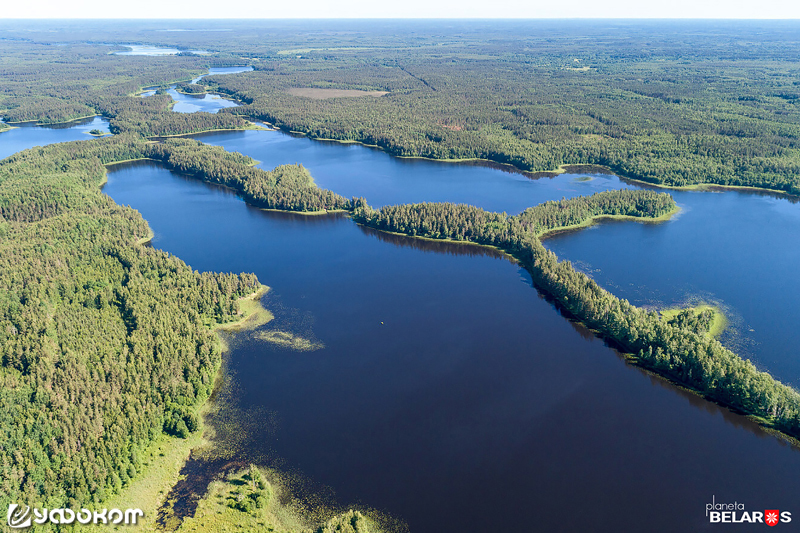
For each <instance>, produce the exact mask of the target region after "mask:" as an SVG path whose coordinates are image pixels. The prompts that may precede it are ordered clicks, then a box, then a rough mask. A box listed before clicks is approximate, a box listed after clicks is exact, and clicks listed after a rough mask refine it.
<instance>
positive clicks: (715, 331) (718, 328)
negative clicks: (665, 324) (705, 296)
mask: <svg viewBox="0 0 800 533" xmlns="http://www.w3.org/2000/svg"><path fill="white" fill-rule="evenodd" d="M687 309H690V310H692V311H694V312H695V313H698V314H699V313H702V312H704V311H707V310H711V312H712V313H713V318H712V319H711V326H710V327H709V328H708V333H706V336H708V337H714V338H716V337H719V336H720V335H721V334H722V332H723V331H725V328H727V327H728V318H727V317H726V316H725V313H723V312H722V309H720V308H719V307H717V306H715V305H708V304H700V305H695V306H691V307H670V308H668V309H663V310H661V311H659V313H660V314H661V316H662V317H663V318H664V319H665V320H670V319H672V318H674V317H676V316H677V315H678V314H679V313H680V312H682V311H685V310H687Z"/></svg>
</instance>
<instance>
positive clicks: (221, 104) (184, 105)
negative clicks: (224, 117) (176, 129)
mask: <svg viewBox="0 0 800 533" xmlns="http://www.w3.org/2000/svg"><path fill="white" fill-rule="evenodd" d="M251 70H253V67H220V68H210V69H208V74H203V75H202V76H198V77H197V78H195V79H193V80H192V83H197V82H199V81H200V80H202V79H203V78H205V77H206V76H221V75H224V74H238V73H239V72H249V71H251ZM157 90H158V87H145V88H144V91H143V92H142V93H141V94H140V95H139V96H141V97H143V98H146V97H148V96H153V95H154V94H156V91H157ZM167 93H168V94H169V95H170V96H171V97H172V99H173V100H175V105H174V106H173V107H172V110H173V111H175V112H176V113H197V112H198V111H205V112H206V113H216V112H217V111H219V110H220V109H223V108H225V107H236V106H238V105H239V104H237V103H236V102H234V101H233V100H228V99H226V98H223V97H222V96H220V95H218V94H211V93H209V94H182V93H179V92H178V91H176V90H175V85H172V86H170V88H169V90H168V91H167Z"/></svg>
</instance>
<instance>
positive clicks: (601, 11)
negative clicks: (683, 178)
mask: <svg viewBox="0 0 800 533" xmlns="http://www.w3.org/2000/svg"><path fill="white" fill-rule="evenodd" d="M3 4H4V5H3V7H2V11H1V12H0V19H9V18H155V19H164V18H215V19H216V18H250V19H252V18H268V19H270V18H733V19H750V18H755V19H800V1H799V0H790V1H787V0H756V1H754V0H667V1H664V0H661V1H658V0H656V1H652V0H482V1H476V0H401V1H397V0H395V1H389V2H386V1H380V0H378V1H375V0H302V1H294V2H286V1H280V2H278V1H275V0H272V1H269V0H238V1H237V2H234V3H233V4H232V5H235V9H226V8H224V7H222V8H221V7H220V6H226V4H225V3H223V2H220V1H219V0H166V1H165V0H133V1H125V0H122V1H120V0H26V1H16V0H4V1H3Z"/></svg>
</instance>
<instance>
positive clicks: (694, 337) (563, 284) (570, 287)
mask: <svg viewBox="0 0 800 533" xmlns="http://www.w3.org/2000/svg"><path fill="white" fill-rule="evenodd" d="M354 205H355V208H354V211H353V218H354V219H355V220H356V221H357V222H359V223H360V224H364V225H366V226H369V227H373V228H376V229H380V230H383V231H393V232H398V233H405V234H408V235H414V236H419V237H429V238H439V239H456V240H466V241H470V242H474V243H477V244H483V245H490V246H495V247H498V248H500V249H502V250H504V251H506V252H507V253H509V254H511V255H513V256H514V257H516V258H517V259H518V260H519V261H520V262H521V264H522V265H523V266H524V267H525V268H526V269H527V270H528V272H530V274H531V276H532V278H533V280H534V283H535V284H536V286H537V287H539V288H540V289H541V290H543V291H544V292H545V293H546V294H548V295H550V297H552V298H553V300H554V301H555V303H556V304H557V305H558V306H559V307H560V308H561V309H563V310H565V311H566V312H567V313H568V314H569V315H571V316H574V317H576V318H577V319H578V320H580V321H581V322H583V323H585V324H586V325H587V326H588V327H590V328H591V329H593V330H595V331H597V332H599V334H600V335H602V336H603V337H605V338H606V339H608V340H610V341H612V342H613V344H615V345H616V346H618V347H620V349H621V350H622V351H623V352H626V353H630V354H633V357H632V359H631V360H632V362H634V363H636V364H639V365H641V366H644V367H645V368H648V369H650V370H653V371H655V372H656V373H658V374H661V375H663V376H666V377H668V378H669V379H671V380H674V381H675V382H677V383H679V384H681V385H684V386H687V387H689V388H691V389H693V390H696V391H698V392H700V393H702V394H703V395H705V396H706V397H708V398H710V399H712V400H714V401H717V402H720V403H722V404H723V405H727V406H730V407H732V408H734V409H736V410H738V411H740V412H743V413H747V414H751V415H755V416H757V417H759V418H760V419H762V420H764V421H765V423H766V424H767V425H770V426H773V427H775V428H777V429H779V430H781V431H784V432H786V433H787V434H789V435H793V436H795V437H800V394H798V392H797V391H795V390H794V389H792V388H791V387H788V386H786V385H784V384H782V383H780V382H778V381H776V380H775V379H773V378H772V377H771V376H770V375H769V374H767V373H765V372H760V371H758V370H757V369H756V367H755V366H754V365H753V364H752V363H751V362H750V361H746V360H743V359H742V358H741V357H739V356H738V355H736V354H734V353H733V352H731V351H730V350H728V349H727V348H725V347H724V346H722V344H720V343H719V342H718V341H717V340H715V339H713V338H710V337H708V336H706V335H705V333H706V332H707V330H708V327H709V325H710V321H711V318H712V317H711V315H709V314H700V315H699V316H697V317H690V316H689V315H688V314H686V316H684V315H679V316H678V317H676V318H674V319H672V320H663V319H662V318H661V317H660V316H659V315H658V314H657V313H656V312H654V311H647V310H644V309H640V308H637V307H635V306H633V305H631V304H630V303H628V301H626V300H621V299H619V298H617V297H616V296H614V295H613V294H611V293H609V292H608V291H606V290H604V289H602V288H601V287H600V286H599V285H597V283H595V282H594V280H592V279H591V278H590V277H588V276H586V275H585V274H583V273H581V272H578V271H576V270H575V269H574V268H573V267H572V265H571V264H570V262H569V261H561V262H559V261H558V258H557V257H556V255H555V254H554V253H552V252H551V251H549V250H547V249H546V248H545V247H544V246H543V245H542V244H541V242H540V241H539V239H538V238H537V233H538V232H539V231H541V228H546V229H555V228H556V227H557V225H558V224H559V223H561V224H565V225H574V224H580V223H581V222H584V221H585V220H588V219H590V218H591V217H592V216H596V215H598V214H601V213H602V209H603V208H607V209H609V211H610V212H611V213H620V212H623V213H625V214H626V215H628V216H634V217H636V216H638V217H652V216H660V214H664V213H667V212H669V211H670V210H671V209H672V208H673V207H674V203H673V201H672V199H671V197H670V196H669V195H667V194H664V193H661V194H657V193H653V192H650V191H608V192H602V193H597V194H594V195H592V196H589V197H586V198H580V197H579V198H574V199H571V200H562V201H561V202H547V203H545V204H542V205H540V206H536V207H533V208H530V209H527V210H526V211H524V212H523V213H521V214H520V215H517V216H512V217H509V216H507V215H505V214H499V213H489V212H486V211H484V210H483V209H480V208H477V207H473V206H469V205H455V204H449V203H438V204H433V203H423V204H414V205H402V206H387V207H383V208H381V209H379V210H375V209H372V208H371V207H369V206H368V205H367V204H366V202H365V201H364V200H363V199H359V200H356V201H354Z"/></svg>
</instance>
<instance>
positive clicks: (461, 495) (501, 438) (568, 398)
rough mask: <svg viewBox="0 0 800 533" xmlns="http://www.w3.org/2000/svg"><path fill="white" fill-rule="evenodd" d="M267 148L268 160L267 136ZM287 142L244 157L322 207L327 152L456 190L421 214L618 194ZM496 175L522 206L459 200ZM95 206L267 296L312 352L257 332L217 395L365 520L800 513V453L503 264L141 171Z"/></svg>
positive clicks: (508, 524) (446, 525) (664, 519)
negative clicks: (129, 215)
mask: <svg viewBox="0 0 800 533" xmlns="http://www.w3.org/2000/svg"><path fill="white" fill-rule="evenodd" d="M260 135H263V138H264V139H267V141H265V143H264V145H265V146H269V145H270V142H271V141H272V139H273V138H278V139H279V140H280V137H279V136H280V135H281V134H279V133H274V132H261V133H260ZM232 137H233V138H235V139H237V140H238V142H239V143H241V140H242V137H241V136H240V134H233V135H232ZM245 137H246V136H245ZM250 138H251V139H258V138H259V137H258V136H251V137H250ZM204 140H209V141H211V142H219V143H226V141H225V140H224V139H223V138H222V137H218V138H216V139H215V138H214V137H212V138H209V137H204ZM283 142H285V143H288V145H287V144H284V145H283V146H284V149H283V150H281V151H278V152H277V154H272V155H271V156H270V157H272V158H273V159H270V160H269V161H270V162H269V163H266V161H267V160H268V159H267V157H268V155H269V153H271V152H270V151H269V150H268V149H267V148H265V147H261V148H259V149H258V151H256V148H253V149H252V150H249V151H248V150H245V149H244V148H246V146H247V144H245V145H243V144H238V146H239V148H242V151H245V152H246V153H248V152H249V153H250V154H251V155H253V156H254V157H257V158H258V159H260V160H261V161H263V162H265V163H264V165H265V166H266V165H271V164H273V161H278V160H281V159H283V158H285V157H287V154H286V151H287V150H289V151H291V147H292V146H293V144H292V142H297V145H298V146H299V147H300V148H298V150H305V151H309V150H311V151H312V152H313V148H314V146H318V147H319V150H320V152H319V157H318V158H311V157H305V158H303V159H299V161H300V162H303V163H304V164H306V165H307V166H308V167H309V168H311V169H312V172H314V175H315V178H316V179H317V181H318V183H320V184H321V185H323V186H326V187H331V188H333V189H334V190H336V184H335V177H336V173H335V172H334V171H333V170H331V169H328V171H327V172H325V171H324V170H323V169H324V168H325V164H324V160H325V159H328V158H327V156H325V155H324V154H330V151H332V150H340V151H342V152H343V153H345V152H346V153H348V154H354V155H353V157H357V158H365V159H367V160H369V157H370V154H371V155H372V156H374V159H372V160H370V161H371V164H369V165H367V166H366V168H361V167H360V166H359V165H348V164H347V163H346V161H341V160H340V159H337V158H336V157H333V158H332V164H333V165H342V166H341V167H340V168H343V169H349V171H348V172H347V173H343V175H342V176H341V179H342V182H343V183H346V184H349V186H351V187H356V178H354V177H353V175H354V173H358V172H361V173H363V174H362V175H373V176H374V175H376V174H377V173H378V172H379V171H380V172H386V171H387V169H389V168H392V166H393V165H395V163H393V162H392V161H395V162H396V167H395V168H396V172H395V173H394V174H390V175H384V176H383V177H381V178H380V179H384V180H388V182H389V183H393V184H395V185H396V187H397V189H398V190H399V191H402V193H401V194H403V195H409V196H413V195H414V191H412V190H411V189H412V188H411V187H408V188H406V187H404V186H403V184H402V183H401V181H403V177H402V176H403V174H404V172H403V169H408V168H413V169H415V172H417V173H425V172H428V173H429V174H428V175H429V176H435V175H436V174H437V173H442V172H443V171H445V170H447V169H449V170H450V172H451V173H452V174H459V173H462V172H465V173H466V175H467V176H471V177H466V178H465V179H464V181H463V182H462V183H461V186H459V184H458V180H457V178H456V177H455V176H453V175H448V176H447V177H446V179H445V180H443V182H442V183H441V187H440V188H439V190H438V192H437V195H438V196H437V197H436V198H433V199H445V198H446V197H447V196H448V194H449V193H448V191H457V194H459V195H461V196H459V198H464V199H465V201H466V200H470V199H471V200H473V201H474V203H478V204H482V205H484V206H486V207H490V208H493V209H499V208H502V207H505V209H506V210H508V211H516V210H517V209H520V208H521V206H522V205H524V203H525V202H529V201H530V202H534V203H535V201H541V200H542V199H547V198H548V197H557V198H560V197H561V196H562V195H567V194H581V193H584V192H583V191H586V192H591V191H593V190H595V189H596V188H604V187H609V186H612V184H611V183H612V182H605V181H604V180H613V179H614V178H611V177H608V176H606V177H597V181H588V182H587V181H578V180H576V178H578V177H579V176H561V177H559V178H556V179H553V180H537V181H521V180H520V176H519V175H516V174H508V173H503V172H501V171H498V170H494V169H487V168H474V167H463V166H450V167H442V165H438V164H435V163H430V164H427V163H424V162H416V164H412V165H411V166H409V162H408V161H397V160H391V159H386V156H385V154H382V153H380V152H377V151H373V150H366V149H362V151H361V152H356V151H352V148H354V147H342V146H329V145H325V144H316V145H315V144H313V143H309V142H308V141H306V140H305V139H291V140H290V141H283ZM259 144H260V143H258V142H254V143H253V144H251V145H250V146H251V147H253V146H257V145H259ZM228 147H230V148H233V146H232V145H229V146H228ZM364 150H366V151H364ZM268 152H269V153H268ZM292 155H294V154H292ZM340 158H345V159H346V156H345V155H340ZM381 169H382V170H381ZM483 173H485V175H483ZM492 176H493V179H494V180H495V184H496V186H497V187H499V188H504V187H506V186H507V187H509V189H507V190H511V188H513V190H515V191H517V193H516V194H514V195H510V198H509V199H508V200H507V201H506V202H505V204H504V203H503V200H502V198H501V195H493V196H491V197H490V198H483V197H482V196H480V195H478V196H474V197H472V198H470V196H469V193H468V191H470V190H472V191H480V192H482V191H484V190H488V189H490V188H491V187H490V180H491V179H492ZM414 179H417V180H419V181H420V182H426V183H427V181H428V180H424V179H423V178H422V176H419V175H417V176H415V178H414ZM430 179H433V178H430ZM524 179H526V180H527V178H524ZM506 184H507V185H506ZM623 185H624V184H621V183H620V185H619V186H623ZM428 186H429V187H430V186H431V185H430V183H428ZM366 187H372V185H366ZM104 190H105V192H107V193H108V194H110V195H111V196H112V198H114V199H115V200H116V201H117V202H119V203H123V204H130V205H132V206H134V207H135V208H137V209H139V210H140V211H141V212H142V214H143V216H144V217H145V218H146V219H147V220H148V221H149V222H150V224H151V226H152V228H153V229H154V230H155V233H156V237H155V239H154V241H153V245H154V246H156V247H158V248H162V249H164V250H167V251H169V252H171V253H174V254H176V255H178V256H179V257H181V258H183V259H184V260H186V261H187V262H188V263H189V264H191V265H192V266H193V267H195V268H198V269H200V270H216V271H234V272H239V271H253V272H255V273H256V274H258V276H259V278H260V279H261V280H262V281H263V282H264V283H266V284H268V285H270V286H272V287H273V289H272V291H271V293H270V294H269V295H268V296H267V298H266V300H265V303H266V304H267V305H268V307H270V308H271V309H273V310H274V311H275V313H276V320H275V322H274V323H271V324H267V325H266V326H264V327H263V328H261V330H262V331H271V330H274V329H280V330H284V331H290V332H292V333H293V334H296V335H300V336H303V337H305V338H308V339H311V340H313V341H314V342H318V343H321V344H323V345H324V347H323V348H322V349H318V350H316V351H311V352H298V351H292V350H289V349H286V348H281V347H277V346H275V345H272V344H269V343H267V342H264V341H263V340H259V339H258V337H257V335H244V336H243V337H241V338H240V339H239V341H238V342H235V343H234V344H233V348H232V350H231V352H230V355H229V360H228V371H229V373H230V375H231V380H230V382H229V383H228V384H227V385H226V387H225V389H224V390H223V391H222V395H223V396H226V397H227V398H228V401H227V402H226V403H225V404H224V409H225V416H227V417H228V419H229V420H231V419H232V420H241V421H243V422H242V423H243V425H244V426H245V427H246V428H248V429H247V432H246V435H243V436H242V442H241V444H240V448H239V450H240V452H239V454H238V455H237V458H238V459H240V460H243V461H248V460H253V461H258V462H263V463H267V464H270V465H272V466H275V467H277V468H279V469H281V470H284V471H290V472H292V473H295V474H298V475H301V476H303V477H305V478H307V479H308V480H310V481H311V483H312V484H318V485H321V486H324V487H328V488H330V489H331V490H332V492H333V495H334V497H335V499H336V500H337V501H338V502H339V503H341V504H342V505H353V504H355V505H358V504H360V505H364V506H368V507H372V508H377V509H380V510H382V511H384V512H386V513H388V514H390V515H392V516H394V517H397V518H399V519H401V520H403V521H405V522H406V523H407V524H408V525H409V526H410V528H411V531H414V532H431V533H433V532H437V533H438V532H450V531H452V532H463V531H529V530H541V531H642V530H643V528H644V529H645V530H647V531H665V532H667V531H669V532H674V531H704V530H711V529H712V526H711V525H710V524H709V523H708V521H707V518H706V515H705V505H706V503H709V502H710V501H711V498H712V496H713V497H715V498H716V500H717V501H721V500H722V501H728V500H730V501H733V500H737V501H740V502H745V504H746V505H747V506H748V508H753V509H760V508H779V509H782V508H787V509H789V508H791V507H792V505H794V504H795V502H796V498H795V494H797V491H798V490H800V476H798V474H800V453H798V451H797V450H796V449H793V448H791V447H789V446H787V445H785V444H783V443H782V442H781V441H779V440H778V439H776V438H774V437H772V436H770V435H767V434H765V433H764V432H762V431H761V430H759V429H758V428H757V427H756V426H754V425H753V424H752V423H750V422H749V421H747V420H746V419H744V418H742V417H740V416H737V415H734V414H732V413H730V412H728V411H726V410H724V409H720V408H718V407H716V406H715V405H713V404H711V403H709V402H706V401H704V400H701V399H699V398H696V397H694V396H692V395H689V394H686V393H683V392H681V391H679V390H677V389H675V388H673V387H671V386H669V385H666V384H664V383H663V382H661V381H660V380H657V379H654V378H651V377H649V376H647V375H646V374H645V373H643V372H642V371H640V370H638V369H636V368H633V367H629V366H627V365H626V364H625V363H624V362H623V361H622V360H621V359H620V358H619V357H618V355H617V354H616V353H615V352H614V351H613V350H612V349H610V348H608V347H607V346H605V345H604V344H603V343H602V342H601V341H599V340H597V339H595V338H594V337H593V336H592V334H591V333H589V332H586V331H584V330H582V329H581V328H579V327H577V326H575V325H573V324H571V323H570V322H568V321H567V320H565V319H564V318H562V317H561V316H560V315H559V313H558V312H557V311H556V310H555V309H554V308H553V307H552V306H551V305H550V304H549V303H548V302H547V301H545V300H544V299H542V298H541V297H540V296H539V295H538V294H537V292H536V291H535V290H534V289H533V288H532V287H531V286H530V282H529V279H528V277H527V275H526V273H525V272H524V271H521V270H520V269H519V267H518V266H516V265H514V264H512V263H511V262H509V261H507V260H506V259H503V258H500V257H497V256H496V255H494V254H492V253H488V252H483V251H481V250H479V249H477V248H470V247H465V246H451V245H447V244H444V243H428V242H424V241H415V240H411V239H405V238H402V237H395V236H387V235H383V234H379V233H376V232H372V231H367V230H364V229H362V228H359V227H358V226H357V225H355V224H353V223H352V222H351V221H350V220H349V219H347V218H346V217H343V216H326V217H307V216H301V215H290V214H281V213H272V212H265V211H261V210H258V209H255V208H252V207H248V206H247V205H246V204H244V202H242V201H241V200H240V199H239V198H238V197H236V196H235V195H234V194H232V193H231V192H230V191H227V190H224V189H220V188H217V187H211V186H208V185H206V184H203V183H199V182H196V181H193V180H189V179H186V178H183V177H181V176H178V175H175V174H173V173H171V172H169V171H167V170H164V169H162V168H159V167H158V166H156V165H154V164H151V163H139V164H132V165H127V166H119V167H114V170H113V171H112V172H111V173H110V176H109V182H108V185H107V186H106V188H105V189H104ZM519 191H527V192H525V193H524V194H527V195H529V196H528V198H530V200H521V199H520V198H519V196H520V195H521V194H522V193H520V192H519ZM711 196H713V195H711ZM367 198H370V196H369V195H367ZM383 198H384V200H383V201H390V199H391V196H390V195H386V196H385V197H383ZM402 198H403V199H402V201H406V198H407V196H403V197H402ZM747 198H751V197H742V199H741V200H742V201H747ZM418 199H423V198H418ZM370 201H373V202H374V203H376V204H378V203H380V202H381V201H380V200H378V201H375V200H372V199H370ZM758 201H761V199H758ZM788 205H791V204H788ZM689 213H690V212H689V211H688V210H687V211H686V213H685V214H684V216H686V215H687V214H689ZM680 220H681V219H680V218H678V219H677V220H676V221H675V224H677V223H679V222H680ZM634 227H636V228H638V229H639V230H640V231H644V230H645V229H646V228H647V227H646V226H638V225H634ZM665 227H668V226H665ZM595 232H596V230H590V231H589V232H587V234H591V233H595ZM770 506H772V507H770Z"/></svg>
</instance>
